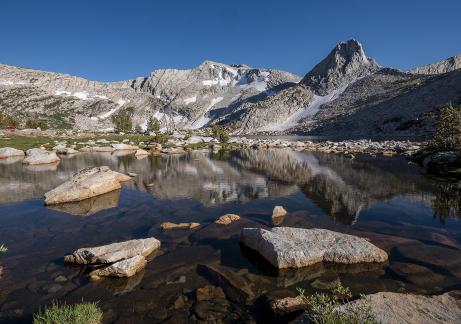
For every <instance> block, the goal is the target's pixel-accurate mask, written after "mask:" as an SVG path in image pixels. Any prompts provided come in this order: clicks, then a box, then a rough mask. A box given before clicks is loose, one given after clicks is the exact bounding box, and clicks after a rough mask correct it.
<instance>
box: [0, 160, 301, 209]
mask: <svg viewBox="0 0 461 324" xmlns="http://www.w3.org/2000/svg"><path fill="white" fill-rule="evenodd" d="M101 165H107V166H109V167H110V168H112V169H113V170H118V171H119V172H128V171H130V172H134V173H136V174H137V177H135V178H134V179H133V180H132V181H129V182H127V183H124V184H123V186H124V187H128V188H133V189H138V190H143V191H146V190H149V191H152V192H153V193H154V194H155V196H156V197H158V198H161V199H175V198H181V197H186V198H194V199H197V200H198V201H200V202H201V203H203V204H204V205H206V206H212V205H216V204H222V203H225V202H230V201H233V202H247V201H250V200H253V199H259V198H266V197H272V196H284V195H288V194H290V193H292V192H294V191H295V190H297V188H296V187H295V186H291V185H280V184H278V183H275V182H270V181H267V180H266V178H264V177H263V176H261V175H257V174H254V173H252V172H249V171H246V170H238V169H235V168H234V167H232V166H231V165H230V164H229V163H227V162H225V161H216V160H212V159H210V157H209V156H208V154H203V153H192V154H187V155H180V156H179V155H175V156H164V157H153V156H149V157H148V158H145V159H142V160H137V159H136V158H135V157H134V155H133V154H132V152H117V154H111V153H82V154H78V155H75V156H72V157H68V158H65V159H63V160H62V161H61V163H60V164H59V165H57V166H54V167H53V168H51V169H50V168H42V169H40V170H35V169H29V168H26V167H24V166H23V165H22V163H21V161H20V160H18V161H16V162H15V163H4V164H0V174H1V176H0V203H5V202H16V201H21V200H27V199H41V198H42V197H43V195H44V193H45V192H47V191H49V190H51V189H53V188H55V187H57V186H58V185H60V184H61V183H63V182H64V181H66V180H68V179H69V178H70V177H71V176H72V174H73V173H75V172H76V171H78V170H80V169H83V168H85V167H89V166H101ZM112 200H113V199H112ZM112 200H111V201H112ZM80 204H82V203H80ZM77 205H78V204H72V205H70V206H65V207H63V208H64V209H66V210H68V211H69V212H70V213H74V214H87V213H88V212H91V210H93V209H95V210H99V208H100V207H101V206H102V205H104V204H101V203H100V202H99V200H98V201H96V203H95V202H90V201H88V203H87V204H85V205H84V206H82V207H79V206H77ZM113 205H114V204H112V203H111V204H108V206H109V207H108V208H110V207H114V206H113Z"/></svg>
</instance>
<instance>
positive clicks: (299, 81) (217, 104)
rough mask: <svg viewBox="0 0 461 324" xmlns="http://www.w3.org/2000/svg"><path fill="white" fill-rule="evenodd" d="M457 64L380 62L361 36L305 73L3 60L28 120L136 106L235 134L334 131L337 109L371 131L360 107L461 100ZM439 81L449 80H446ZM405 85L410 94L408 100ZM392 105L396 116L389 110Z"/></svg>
mask: <svg viewBox="0 0 461 324" xmlns="http://www.w3.org/2000/svg"><path fill="white" fill-rule="evenodd" d="M460 67H461V55H457V56H454V57H451V58H448V59H447V60H443V61H439V62H435V63H432V64H429V65H425V66H422V67H420V68H416V69H413V70H409V71H401V70H392V69H389V68H383V67H380V66H379V65H378V64H377V63H376V61H375V60H374V59H372V58H369V57H367V56H366V54H365V51H364V49H363V46H362V44H360V43H359V42H358V41H357V40H355V39H350V40H348V41H345V42H340V43H338V44H337V45H336V46H335V47H334V48H333V49H332V50H331V51H330V52H329V54H328V55H327V56H326V57H325V58H324V59H323V60H322V61H321V62H319V63H318V64H317V65H315V66H314V67H313V68H312V69H311V70H310V71H308V72H307V73H306V74H305V75H304V77H302V78H301V77H299V76H297V75H295V74H292V73H289V72H285V71H281V70H276V69H260V68H251V67H250V66H247V65H244V64H224V63H219V62H214V61H211V60H205V61H204V62H202V63H201V64H200V65H198V66H197V67H194V68H192V69H184V70H178V69H159V70H154V71H152V72H151V73H150V74H149V75H148V76H145V77H138V78H134V79H131V80H124V81H117V82H98V81H90V80H86V79H84V78H81V77H76V76H72V75H69V74H63V73H54V72H47V71H39V70H33V69H27V68H19V67H14V66H9V65H5V64H0V111H3V112H6V113H9V114H12V115H14V116H17V117H20V118H21V119H23V120H24V119H25V118H27V117H28V116H32V115H34V116H38V117H40V118H44V119H46V120H49V121H50V124H51V126H52V127H53V126H54V127H56V125H58V126H59V127H62V126H63V125H64V126H65V128H69V127H71V128H72V127H73V128H74V129H75V130H100V131H110V130H111V129H112V128H113V125H112V121H111V116H113V115H114V114H116V113H117V112H118V111H121V110H124V109H126V108H128V107H131V108H133V122H134V124H135V125H139V126H140V127H141V128H142V129H146V127H147V119H148V117H149V116H152V117H155V118H157V119H158V120H159V121H160V123H161V125H162V128H163V129H165V130H173V129H177V130H180V129H198V128H205V127H208V126H210V125H212V124H215V123H218V124H222V125H224V126H226V127H228V128H229V129H230V130H231V131H232V132H233V133H236V134H254V133H260V132H266V133H267V132H269V133H274V132H275V133H284V134H290V133H292V134H307V135H309V134H319V135H322V134H331V132H333V131H332V130H331V129H334V128H335V126H334V125H335V123H337V122H338V120H337V119H338V118H339V120H344V122H345V121H348V122H347V123H349V124H350V125H353V126H351V127H350V128H351V129H355V128H356V127H358V126H360V125H357V123H356V122H355V121H354V119H355V118H359V116H361V117H360V118H362V119H360V118H359V119H360V120H361V122H362V125H361V128H363V132H361V133H363V134H370V133H372V132H373V130H372V127H371V126H369V125H367V120H366V119H365V120H364V119H363V116H364V115H366V111H368V110H370V111H373V109H376V108H374V107H381V111H379V113H378V119H379V118H381V117H382V118H386V119H383V121H385V120H388V119H394V120H397V119H398V118H400V120H402V123H407V124H411V121H412V120H413V121H414V120H418V118H422V117H421V116H422V114H425V113H428V112H430V111H433V110H434V109H437V108H438V106H440V105H442V104H443V103H445V104H446V103H447V102H444V101H445V100H448V97H449V98H450V99H451V100H450V101H451V102H454V103H456V102H458V101H459V102H461V90H460V89H459V88H460V87H461V86H458V85H457V84H456V83H455V82H454V81H453V80H457V73H451V72H453V71H456V70H458V69H459V68H460ZM445 74H447V76H446V77H445V79H444V80H445V81H443V82H442V81H437V80H438V79H437V77H435V76H438V75H445ZM410 79H411V81H409V80H410ZM452 79H453V80H452ZM432 83H433V84H435V85H437V86H434V87H435V88H436V89H435V92H434V93H432V94H431V95H430V98H429V97H428V94H426V93H425V92H424V91H419V92H418V91H416V90H415V89H416V88H420V89H426V88H430V86H428V84H432ZM356 84H357V85H356ZM442 84H445V86H446V87H447V88H446V89H443V88H441V87H442ZM410 87H413V88H414V89H413V88H412V89H413V90H411V89H410ZM357 89H361V90H360V91H362V92H359V91H357ZM410 90H411V91H410ZM408 95H411V96H414V97H412V98H411V100H410V99H408V98H407V97H406V96H408ZM421 96H423V97H424V98H423V97H421ZM399 100H401V101H402V103H403V102H405V104H406V105H407V108H406V109H404V110H405V111H406V112H405V113H398V111H397V110H396V109H394V108H392V107H394V106H395V105H397V106H398V105H399ZM364 102H365V103H366V104H364ZM359 108H360V109H359ZM391 111H393V113H392V114H396V116H391V115H392V114H391ZM381 115H383V116H381ZM397 115H398V116H397ZM57 117H59V118H57ZM370 118H371V117H370ZM424 118H426V117H424ZM372 119H373V120H374V123H377V122H379V120H375V119H374V118H372ZM347 123H346V125H345V126H341V127H340V128H338V129H341V132H342V133H344V134H347V133H350V131H347V127H348V126H347ZM55 124H56V125H55ZM394 124H395V125H394V126H395V127H394V126H393V127H394V128H393V129H392V127H389V125H388V126H386V127H384V128H382V129H381V130H380V132H384V133H385V134H388V135H391V136H393V135H397V134H399V133H402V125H400V124H396V123H394ZM417 124H418V122H414V125H413V126H412V127H410V128H408V129H409V130H410V131H408V129H407V130H406V131H405V132H404V133H406V134H407V133H411V132H415V133H421V132H422V133H425V134H426V133H427V134H430V132H431V131H433V126H431V123H430V122H429V121H428V122H424V123H421V122H419V124H421V125H422V124H424V125H423V126H421V125H420V126H421V127H422V128H424V131H419V130H417V129H416V128H415V127H417V126H418V125H417ZM328 125H329V126H328ZM373 127H375V128H376V126H373ZM422 128H421V129H422Z"/></svg>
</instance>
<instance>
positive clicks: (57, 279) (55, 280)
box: [54, 275, 68, 283]
mask: <svg viewBox="0 0 461 324" xmlns="http://www.w3.org/2000/svg"><path fill="white" fill-rule="evenodd" d="M66 281H68V280H67V278H66V277H64V276H63V275H59V276H57V277H56V278H54V282H56V283H63V282H66Z"/></svg>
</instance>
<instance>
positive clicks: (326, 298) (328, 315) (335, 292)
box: [298, 283, 378, 324]
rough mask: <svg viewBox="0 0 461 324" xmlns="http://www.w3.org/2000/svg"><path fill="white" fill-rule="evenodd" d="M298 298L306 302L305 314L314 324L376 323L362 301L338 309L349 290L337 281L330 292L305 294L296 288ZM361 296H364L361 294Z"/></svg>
mask: <svg viewBox="0 0 461 324" xmlns="http://www.w3.org/2000/svg"><path fill="white" fill-rule="evenodd" d="M298 292H299V296H298V297H299V298H300V299H301V301H302V302H303V303H304V304H306V307H307V310H306V314H307V316H308V317H309V320H310V321H311V322H312V323H316V324H375V323H376V324H377V323H378V322H377V321H376V319H375V317H374V315H373V314H372V312H371V308H370V306H369V305H368V304H367V303H366V302H363V303H361V304H359V305H356V306H353V307H348V308H347V309H344V310H342V309H340V307H341V305H344V304H346V303H348V302H349V300H350V298H351V297H352V294H351V291H350V290H349V288H347V287H343V286H342V285H341V283H339V284H338V285H337V286H336V287H335V288H333V289H332V290H331V292H330V293H315V294H313V295H309V296H306V295H305V291H304V290H303V289H298ZM361 298H364V297H363V296H362V297H361Z"/></svg>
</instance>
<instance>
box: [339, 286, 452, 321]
mask: <svg viewBox="0 0 461 324" xmlns="http://www.w3.org/2000/svg"><path fill="white" fill-rule="evenodd" d="M460 297H461V294H460V292H459V291H458V292H456V291H455V292H450V293H445V294H443V295H438V296H423V295H413V294H403V293H393V292H379V293H376V294H372V295H367V296H366V297H365V298H362V299H359V300H356V301H353V302H350V303H347V304H345V305H343V306H341V307H340V309H339V311H341V312H344V311H346V312H347V311H348V310H349V309H354V308H355V309H357V308H358V309H361V308H362V307H360V306H367V307H369V309H370V311H371V313H372V314H373V315H374V317H375V319H376V321H377V322H378V323H381V324H410V323H418V324H434V323H453V324H454V323H460V322H461V299H460Z"/></svg>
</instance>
